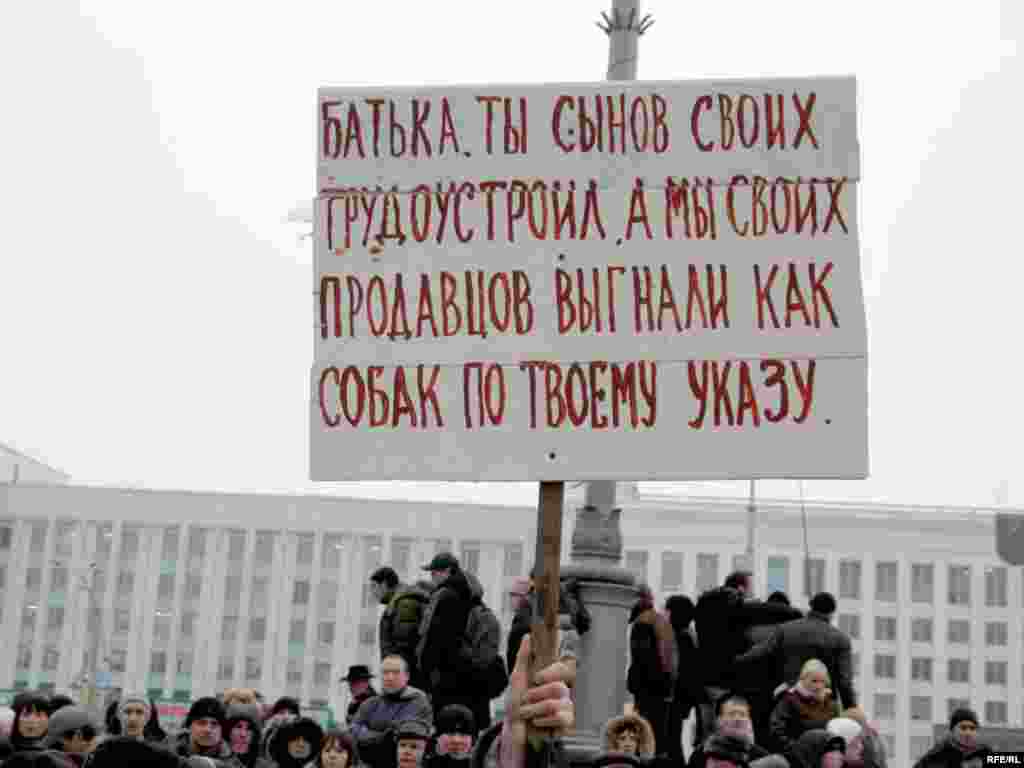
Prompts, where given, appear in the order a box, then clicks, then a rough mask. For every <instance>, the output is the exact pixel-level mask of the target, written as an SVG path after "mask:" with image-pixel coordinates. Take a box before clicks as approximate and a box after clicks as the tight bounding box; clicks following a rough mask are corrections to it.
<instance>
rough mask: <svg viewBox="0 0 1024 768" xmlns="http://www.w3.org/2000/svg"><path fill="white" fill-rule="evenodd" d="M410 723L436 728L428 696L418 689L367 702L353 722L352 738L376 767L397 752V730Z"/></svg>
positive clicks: (366, 760) (368, 761) (388, 694)
mask: <svg viewBox="0 0 1024 768" xmlns="http://www.w3.org/2000/svg"><path fill="white" fill-rule="evenodd" d="M406 720H418V721H419V722H421V723H424V724H425V725H426V726H427V727H428V728H433V726H434V712H433V709H432V708H431V706H430V700H429V699H428V698H427V695H426V694H425V693H424V692H423V691H421V690H419V689H418V688H411V687H408V686H407V687H405V688H403V689H402V690H400V691H398V692H397V693H382V694H381V695H380V696H374V697H373V698H372V699H369V700H367V701H364V702H363V704H362V706H360V707H359V710H358V711H357V712H356V716H355V719H354V720H353V721H352V738H353V739H354V740H355V742H356V745H357V746H358V747H359V752H360V754H361V755H362V757H363V760H364V762H367V763H369V764H370V765H376V764H377V763H378V762H380V760H381V756H382V753H384V752H387V751H388V750H393V748H394V739H392V738H391V735H392V732H393V730H394V728H395V727H396V726H397V725H398V724H399V723H401V722H404V721H406Z"/></svg>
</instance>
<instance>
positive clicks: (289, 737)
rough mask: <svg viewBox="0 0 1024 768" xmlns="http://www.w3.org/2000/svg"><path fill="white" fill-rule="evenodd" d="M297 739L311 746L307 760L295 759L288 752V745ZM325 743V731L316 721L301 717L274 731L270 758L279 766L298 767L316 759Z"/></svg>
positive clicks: (270, 746)
mask: <svg viewBox="0 0 1024 768" xmlns="http://www.w3.org/2000/svg"><path fill="white" fill-rule="evenodd" d="M296 739H303V740H304V741H306V742H307V743H308V744H309V755H308V756H307V757H305V758H301V759H299V758H294V757H292V756H291V754H289V752H288V744H289V743H290V742H292V741H295V740H296ZM323 741H324V729H323V728H321V727H320V724H319V723H317V721H316V720H313V719H312V718H309V717H300V718H297V719H295V720H289V721H288V722H285V723H282V724H281V725H279V726H278V727H277V728H276V729H275V730H274V735H273V736H272V737H271V739H270V744H269V750H268V751H269V752H270V758H271V759H272V760H273V761H274V762H275V763H277V764H278V765H279V766H282V767H286V766H293V765H295V766H298V765H305V764H306V763H308V762H310V761H312V760H314V759H316V755H317V753H318V752H319V751H320V747H321V745H322V744H323Z"/></svg>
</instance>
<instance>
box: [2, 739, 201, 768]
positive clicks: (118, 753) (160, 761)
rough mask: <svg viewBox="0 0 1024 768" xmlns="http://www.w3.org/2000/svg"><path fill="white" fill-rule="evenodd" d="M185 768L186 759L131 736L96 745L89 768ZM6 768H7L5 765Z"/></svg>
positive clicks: (157, 745) (106, 740)
mask: <svg viewBox="0 0 1024 768" xmlns="http://www.w3.org/2000/svg"><path fill="white" fill-rule="evenodd" d="M143 765H144V766H146V768H185V765H186V764H185V763H184V759H183V758H180V757H178V755H176V754H175V753H174V752H172V751H171V750H170V749H168V748H167V747H165V746H161V745H159V744H153V743H151V742H148V741H141V740H139V739H135V738H132V737H130V736H114V737H111V738H108V739H105V740H104V741H101V742H100V743H99V744H97V745H96V749H95V750H94V751H93V753H92V756H91V757H90V758H89V762H88V764H87V768H134V767H135V766H143ZM4 768H7V766H6V765H5V766H4Z"/></svg>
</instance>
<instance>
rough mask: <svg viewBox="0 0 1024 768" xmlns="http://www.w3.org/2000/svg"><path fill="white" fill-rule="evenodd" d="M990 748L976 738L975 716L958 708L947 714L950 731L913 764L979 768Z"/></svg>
mask: <svg viewBox="0 0 1024 768" xmlns="http://www.w3.org/2000/svg"><path fill="white" fill-rule="evenodd" d="M990 754H992V748H991V747H989V746H988V745H986V744H980V743H979V742H978V716H977V715H976V714H975V713H974V711H973V710H970V709H966V708H961V709H956V710H954V711H953V714H952V715H950V718H949V735H948V736H946V737H945V738H944V739H942V740H941V741H939V742H938V743H937V744H936V745H935V746H933V747H932V748H931V749H930V750H928V751H927V752H925V753H924V755H922V757H921V759H920V760H918V761H917V762H916V763H915V764H914V768H962V767H963V766H969V768H976V767H977V768H981V766H984V765H985V762H986V761H985V758H986V757H988V755H990Z"/></svg>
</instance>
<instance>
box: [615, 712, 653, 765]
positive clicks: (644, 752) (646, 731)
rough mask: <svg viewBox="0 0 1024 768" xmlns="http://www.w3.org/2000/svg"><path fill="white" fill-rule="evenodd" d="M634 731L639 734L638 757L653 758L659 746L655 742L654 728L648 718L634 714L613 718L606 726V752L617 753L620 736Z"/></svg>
mask: <svg viewBox="0 0 1024 768" xmlns="http://www.w3.org/2000/svg"><path fill="white" fill-rule="evenodd" d="M629 729H632V730H634V731H636V732H637V748H636V751H637V756H638V757H653V756H654V754H655V750H656V748H657V745H656V744H655V742H654V728H652V727H651V724H650V723H649V722H648V721H647V719H646V718H644V717H641V716H640V715H638V714H636V713H635V712H634V713H631V714H627V715H622V716H621V717H613V718H612V719H611V720H609V721H608V722H607V723H606V724H605V726H604V750H605V751H606V752H616V751H617V750H616V749H615V743H616V742H617V741H618V739H619V734H621V733H622V732H623V731H625V730H629Z"/></svg>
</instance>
